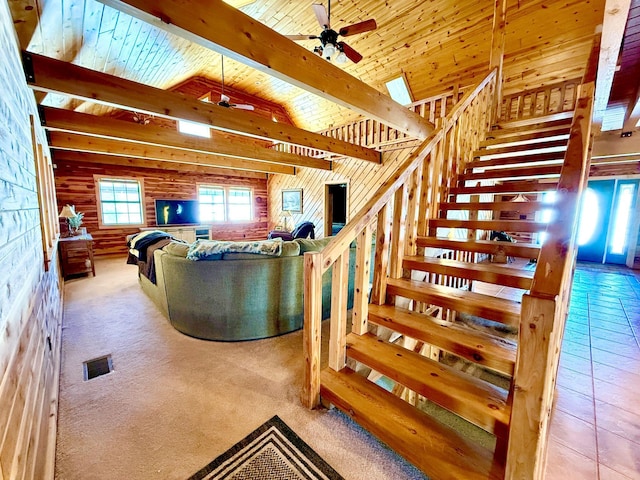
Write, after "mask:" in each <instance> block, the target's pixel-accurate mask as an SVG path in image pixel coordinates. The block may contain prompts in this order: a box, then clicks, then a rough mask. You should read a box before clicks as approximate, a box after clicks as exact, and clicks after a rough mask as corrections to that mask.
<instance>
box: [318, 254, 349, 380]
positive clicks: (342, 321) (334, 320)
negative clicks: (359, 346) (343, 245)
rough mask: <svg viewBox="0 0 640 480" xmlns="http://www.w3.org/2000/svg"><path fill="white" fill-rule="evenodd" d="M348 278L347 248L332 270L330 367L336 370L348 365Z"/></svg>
mask: <svg viewBox="0 0 640 480" xmlns="http://www.w3.org/2000/svg"><path fill="white" fill-rule="evenodd" d="M348 280H349V251H348V250H347V251H346V252H344V253H343V254H342V255H340V256H339V257H338V258H337V259H336V262H335V263H334V264H333V271H332V272H331V325H330V336H329V367H330V368H332V369H334V370H336V371H340V370H342V369H343V368H344V366H345V365H346V349H347V297H348V293H349V289H348V287H349V282H348ZM320 288H322V286H321V287H320Z"/></svg>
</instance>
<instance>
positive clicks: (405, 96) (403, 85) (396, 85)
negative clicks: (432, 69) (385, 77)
mask: <svg viewBox="0 0 640 480" xmlns="http://www.w3.org/2000/svg"><path fill="white" fill-rule="evenodd" d="M385 85H386V86H387V90H388V91H389V95H390V96H391V98H393V99H394V100H395V101H396V102H398V103H399V104H400V105H409V104H410V103H413V99H412V98H411V92H409V86H408V85H407V81H406V79H405V78H404V75H400V76H399V77H397V78H394V79H392V80H389V81H388V82H385Z"/></svg>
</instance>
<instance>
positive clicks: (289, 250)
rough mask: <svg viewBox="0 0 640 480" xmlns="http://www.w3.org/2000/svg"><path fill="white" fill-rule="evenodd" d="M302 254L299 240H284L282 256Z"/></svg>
mask: <svg viewBox="0 0 640 480" xmlns="http://www.w3.org/2000/svg"><path fill="white" fill-rule="evenodd" d="M298 255H300V244H299V243H298V242H293V241H291V242H283V243H282V254H281V255H280V256H281V257H297V256H298Z"/></svg>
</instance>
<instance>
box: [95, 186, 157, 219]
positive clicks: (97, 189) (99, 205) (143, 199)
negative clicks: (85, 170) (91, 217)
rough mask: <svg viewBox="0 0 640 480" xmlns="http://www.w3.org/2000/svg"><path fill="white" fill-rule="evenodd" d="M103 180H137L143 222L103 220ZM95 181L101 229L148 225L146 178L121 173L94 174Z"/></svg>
mask: <svg viewBox="0 0 640 480" xmlns="http://www.w3.org/2000/svg"><path fill="white" fill-rule="evenodd" d="M103 180H112V181H114V182H118V181H122V182H136V183H137V184H138V186H139V188H140V210H141V217H142V223H124V224H105V223H104V222H103V221H102V199H101V198H100V182H101V181H103ZM93 181H94V185H95V192H96V204H97V205H96V206H97V211H98V228H100V229H113V228H120V229H122V228H137V227H146V226H147V216H146V212H145V209H146V202H145V198H146V197H145V194H144V179H143V178H140V177H127V176H120V175H94V176H93Z"/></svg>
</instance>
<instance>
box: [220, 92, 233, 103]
mask: <svg viewBox="0 0 640 480" xmlns="http://www.w3.org/2000/svg"><path fill="white" fill-rule="evenodd" d="M229 100H231V99H230V98H229V97H228V96H226V95H225V94H224V93H223V94H221V95H220V101H221V102H226V103H229Z"/></svg>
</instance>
